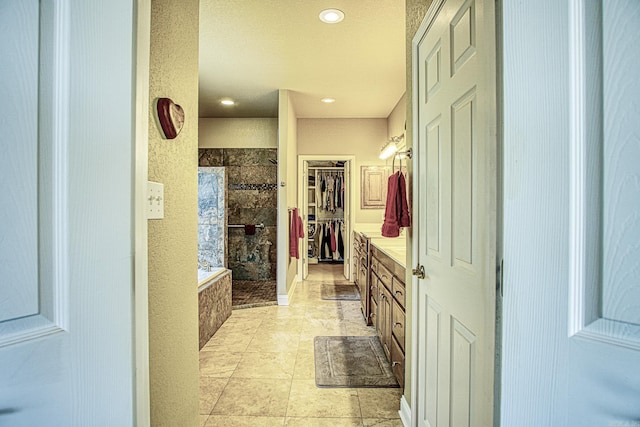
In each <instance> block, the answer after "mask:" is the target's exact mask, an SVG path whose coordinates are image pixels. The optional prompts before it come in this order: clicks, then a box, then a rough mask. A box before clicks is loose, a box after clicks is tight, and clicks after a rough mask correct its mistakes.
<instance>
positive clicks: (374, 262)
mask: <svg viewBox="0 0 640 427" xmlns="http://www.w3.org/2000/svg"><path fill="white" fill-rule="evenodd" d="M379 265H380V261H378V258H373V257H371V271H372V272H374V273H376V274H378V266H379Z"/></svg>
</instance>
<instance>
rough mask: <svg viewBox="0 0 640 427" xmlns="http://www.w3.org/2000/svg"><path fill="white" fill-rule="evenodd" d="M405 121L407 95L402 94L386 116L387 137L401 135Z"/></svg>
mask: <svg viewBox="0 0 640 427" xmlns="http://www.w3.org/2000/svg"><path fill="white" fill-rule="evenodd" d="M406 121H407V95H406V94H403V95H402V97H401V98H400V100H399V101H398V103H397V104H396V106H395V107H393V111H391V114H389V117H387V138H391V137H392V136H398V135H402V134H403V133H404V124H405V122H406Z"/></svg>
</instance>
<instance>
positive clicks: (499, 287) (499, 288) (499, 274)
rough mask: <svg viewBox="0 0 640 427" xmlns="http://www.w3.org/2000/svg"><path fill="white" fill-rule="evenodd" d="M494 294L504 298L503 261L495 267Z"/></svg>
mask: <svg viewBox="0 0 640 427" xmlns="http://www.w3.org/2000/svg"><path fill="white" fill-rule="evenodd" d="M496 293H497V294H498V295H500V298H502V297H504V259H501V260H500V262H499V263H498V265H497V266H496Z"/></svg>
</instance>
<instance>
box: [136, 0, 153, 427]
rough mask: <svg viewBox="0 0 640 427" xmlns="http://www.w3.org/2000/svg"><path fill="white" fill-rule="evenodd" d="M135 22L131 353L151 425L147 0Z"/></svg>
mask: <svg viewBox="0 0 640 427" xmlns="http://www.w3.org/2000/svg"><path fill="white" fill-rule="evenodd" d="M135 4H136V7H137V13H136V14H135V16H136V18H137V22H136V24H135V29H136V33H135V34H134V37H135V42H136V50H135V52H136V59H135V64H136V65H135V67H136V69H135V81H136V89H135V96H136V99H135V100H134V102H135V115H136V117H135V170H134V180H135V184H134V185H135V188H134V194H135V200H134V227H135V229H134V242H133V244H134V260H135V261H134V289H133V292H134V307H133V310H134V313H133V318H134V325H133V328H134V354H135V361H134V365H135V372H134V373H133V374H134V375H133V377H134V378H135V384H134V390H135V396H134V405H133V407H134V411H135V425H136V426H138V427H148V426H150V425H151V403H150V397H149V298H148V288H149V283H148V278H149V271H148V253H147V251H148V241H147V216H146V209H145V208H146V204H145V200H146V199H145V195H146V192H147V181H148V179H149V171H148V169H149V164H148V160H149V55H150V51H151V47H150V42H151V2H150V0H139V1H137V2H136V3H135Z"/></svg>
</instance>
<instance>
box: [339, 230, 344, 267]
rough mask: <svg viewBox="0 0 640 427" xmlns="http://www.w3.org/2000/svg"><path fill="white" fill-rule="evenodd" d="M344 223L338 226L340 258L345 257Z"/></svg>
mask: <svg viewBox="0 0 640 427" xmlns="http://www.w3.org/2000/svg"><path fill="white" fill-rule="evenodd" d="M343 226H344V224H342V223H340V224H339V226H338V254H339V255H340V258H342V259H344V240H342V227H343Z"/></svg>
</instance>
